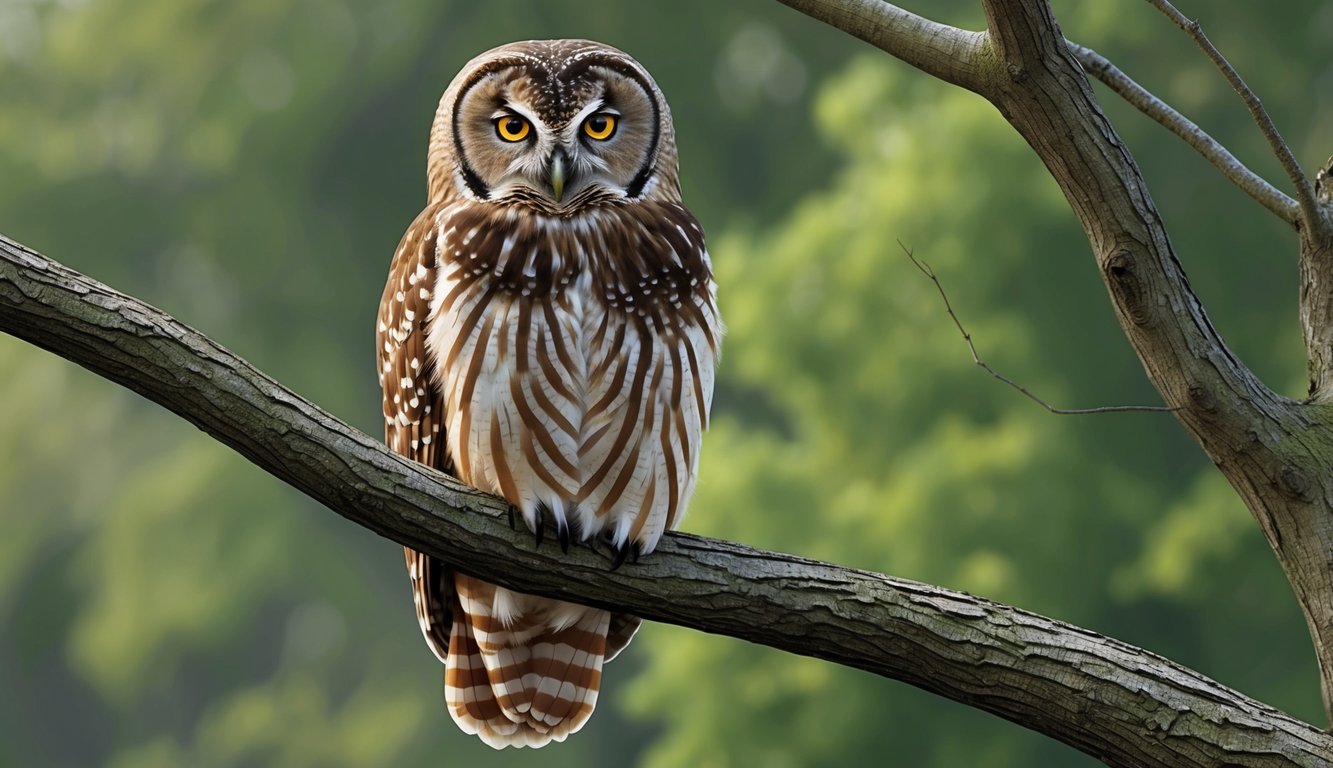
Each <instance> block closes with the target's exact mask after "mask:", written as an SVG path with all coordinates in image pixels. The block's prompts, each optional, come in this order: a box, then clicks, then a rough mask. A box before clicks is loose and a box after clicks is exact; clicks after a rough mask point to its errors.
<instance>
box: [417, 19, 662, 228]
mask: <svg viewBox="0 0 1333 768" xmlns="http://www.w3.org/2000/svg"><path fill="white" fill-rule="evenodd" d="M428 174H429V184H430V197H431V199H432V200H440V199H447V198H452V197H456V196H461V197H463V198H466V199H473V200H482V201H491V202H516V203H523V204H527V205H530V206H532V207H535V208H538V209H540V210H543V211H545V212H548V213H565V212H570V211H575V210H578V209H579V208H581V207H584V206H587V205H589V204H590V203H593V202H599V201H606V200H636V199H654V200H667V201H678V200H679V198H680V187H679V183H678V181H677V166H676V146H675V132H674V130H673V128H672V125H671V113H670V110H669V109H668V108H667V104H666V100H665V99H663V98H662V92H661V91H660V90H658V88H657V84H656V83H655V82H653V79H652V77H651V76H650V75H649V74H648V72H647V71H646V70H645V69H644V68H643V66H642V65H640V64H639V63H638V62H637V61H635V60H634V59H632V58H630V57H629V56H628V55H626V54H625V53H623V52H621V51H618V50H616V49H615V48H612V47H610V46H608V45H603V44H601V43H595V42H592V41H589V40H530V41H526V42H520V43H510V44H509V45H502V46H500V47H499V48H494V49H492V50H489V51H487V52H486V53H483V54H481V55H480V56H478V57H476V58H475V59H473V60H472V61H470V62H468V64H467V66H465V67H463V70H462V71H461V72H459V73H458V75H457V76H455V77H454V80H453V82H452V83H450V85H449V88H448V90H447V91H445V94H444V98H442V99H441V100H440V107H439V110H438V111H437V112H436V113H435V124H434V126H433V128H432V129H431V140H430V158H429V165H428Z"/></svg>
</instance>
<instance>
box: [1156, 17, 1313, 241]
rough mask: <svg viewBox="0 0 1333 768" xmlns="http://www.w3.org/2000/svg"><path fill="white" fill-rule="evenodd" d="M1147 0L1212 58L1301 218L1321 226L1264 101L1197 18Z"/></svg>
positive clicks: (1303, 178) (1305, 184) (1306, 183)
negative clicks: (1289, 188) (1283, 175)
mask: <svg viewBox="0 0 1333 768" xmlns="http://www.w3.org/2000/svg"><path fill="white" fill-rule="evenodd" d="M1148 4H1149V5H1151V6H1153V7H1154V8H1156V9H1157V10H1159V11H1161V12H1162V14H1163V15H1165V16H1166V17H1167V18H1168V19H1170V20H1171V21H1172V23H1174V24H1175V25H1176V26H1177V27H1180V28H1181V29H1182V30H1184V31H1185V33H1186V34H1188V35H1189V36H1190V38H1191V39H1193V40H1194V42H1195V44H1196V45H1198V46H1199V48H1200V49H1201V50H1202V51H1203V52H1204V55H1206V56H1207V57H1208V60H1209V61H1211V62H1213V65H1214V66H1216V67H1217V69H1218V71H1220V72H1221V73H1222V76H1223V77H1225V78H1226V79H1227V83H1228V84H1230V85H1231V88H1232V90H1234V91H1235V92H1236V94H1237V95H1238V96H1240V98H1241V101H1244V102H1245V108H1246V109H1248V110H1249V111H1250V116H1251V117H1253V118H1254V122H1255V124H1256V125H1258V126H1259V130H1260V131H1261V132H1262V133H1263V134H1264V138H1265V139H1266V140H1267V141H1268V146H1269V148H1270V149H1272V150H1273V155H1274V156H1276V157H1277V159H1278V162H1279V163H1281V164H1282V169H1283V170H1285V171H1286V172H1287V176H1289V177H1291V183H1292V184H1294V185H1295V186H1296V199H1298V200H1300V205H1301V219H1302V220H1303V221H1304V223H1305V226H1307V227H1320V226H1321V225H1322V219H1321V217H1320V216H1319V214H1318V207H1317V206H1316V205H1315V199H1314V187H1312V186H1311V185H1310V179H1309V178H1308V177H1307V176H1306V175H1305V171H1303V170H1301V164H1300V163H1298V162H1297V161H1296V156H1295V155H1293V154H1292V153H1291V147H1288V146H1287V142H1285V141H1283V140H1282V134H1281V133H1279V132H1278V130H1277V125H1275V124H1274V123H1273V118H1271V117H1269V116H1268V110H1266V109H1264V105H1263V102H1261V101H1260V100H1259V97H1258V96H1256V95H1255V93H1254V91H1252V90H1250V86H1248V85H1246V84H1245V81H1244V80H1242V79H1241V76H1240V73H1239V72H1237V71H1236V68H1235V67H1233V66H1231V62H1229V61H1227V59H1226V57H1225V56H1223V55H1222V52H1221V51H1219V50H1217V46H1215V45H1213V41H1212V40H1209V39H1208V36H1207V35H1205V34H1204V33H1203V27H1202V26H1201V25H1200V24H1199V22H1197V21H1192V20H1190V19H1188V18H1186V17H1185V14H1183V13H1181V12H1180V11H1178V10H1176V7H1175V6H1174V5H1172V4H1171V3H1170V2H1169V1H1168V0H1148Z"/></svg>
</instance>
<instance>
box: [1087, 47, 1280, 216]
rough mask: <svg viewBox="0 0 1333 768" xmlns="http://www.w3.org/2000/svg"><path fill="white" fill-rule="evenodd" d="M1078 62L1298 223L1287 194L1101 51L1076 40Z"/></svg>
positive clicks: (1233, 179)
mask: <svg viewBox="0 0 1333 768" xmlns="http://www.w3.org/2000/svg"><path fill="white" fill-rule="evenodd" d="M1069 50H1070V51H1073V53H1074V57H1075V58H1077V59H1078V63H1079V64H1081V65H1082V66H1083V69H1084V71H1086V72H1087V73H1088V74H1090V75H1092V76H1093V77H1095V78H1097V79H1098V80H1100V81H1101V82H1102V83H1103V84H1105V85H1106V86H1107V87H1108V88H1110V89H1111V90H1113V91H1115V92H1116V93H1117V94H1119V95H1120V97H1121V98H1122V99H1124V100H1125V101H1127V102H1129V104H1130V106H1132V107H1134V108H1135V109H1137V110H1139V111H1140V112H1142V113H1143V114H1145V115H1147V116H1148V117H1150V118H1152V119H1153V120H1155V121H1157V122H1158V123H1160V124H1161V125H1162V126H1163V127H1165V128H1166V129H1167V130H1169V131H1171V132H1172V133H1174V134H1175V135H1177V136H1179V137H1180V138H1181V139H1183V140H1184V141H1185V143H1186V144H1189V145H1190V146H1191V147H1194V149H1195V150H1197V151H1198V152H1199V154H1201V155H1203V156H1204V158H1206V159H1207V160H1208V162H1210V163H1212V164H1213V165H1214V166H1215V167H1216V168H1217V169H1218V170H1219V171H1221V172H1222V175H1223V176H1226V177H1227V178H1228V179H1230V180H1231V183H1233V184H1235V185H1236V186H1237V187H1240V188H1241V189H1242V190H1243V191H1244V192H1245V193H1246V194H1247V195H1249V196H1250V197H1252V198H1254V200H1255V201H1256V202H1258V203H1259V204H1260V205H1262V206H1263V207H1265V208H1267V209H1268V210H1270V211H1272V212H1273V213H1275V214H1277V216H1278V217H1279V218H1281V219H1282V220H1283V221H1285V222H1287V223H1288V224H1290V225H1292V226H1293V227H1295V226H1297V225H1298V224H1300V221H1301V209H1300V206H1299V205H1298V204H1297V203H1296V201H1295V200H1292V199H1291V198H1290V197H1287V196H1286V195H1285V194H1283V193H1282V191H1281V190H1279V189H1278V188H1277V187H1274V186H1273V185H1272V184H1269V183H1268V182H1267V181H1266V180H1265V179H1264V178H1263V177H1262V176H1260V175H1259V174H1257V173H1255V172H1254V171H1251V170H1250V169H1249V168H1247V167H1245V164H1244V163H1242V162H1241V161H1240V160H1238V159H1236V156H1235V155H1233V154H1231V153H1230V152H1228V151H1227V148H1226V147H1224V146H1222V145H1221V144H1219V143H1218V142H1217V140H1215V139H1214V138H1213V137H1212V136H1209V135H1208V134H1207V133H1206V132H1205V131H1204V130H1203V129H1202V128H1200V127H1199V126H1198V125H1196V124H1194V122H1193V121H1191V120H1190V119H1189V118H1187V117H1185V116H1184V115H1182V114H1180V113H1179V112H1177V111H1176V110H1175V109H1174V108H1172V106H1171V105H1170V104H1167V103H1166V102H1164V101H1162V100H1161V99H1159V98H1157V97H1156V96H1154V95H1153V94H1152V93H1151V92H1150V91H1148V90H1147V89H1146V88H1144V87H1143V86H1141V85H1139V84H1138V83H1136V82H1134V80H1133V79H1132V78H1130V77H1129V76H1128V75H1126V74H1125V73H1124V72H1121V71H1120V69H1119V68H1118V67H1116V65H1114V64H1112V63H1111V62H1110V60H1108V59H1107V58H1106V57H1104V56H1102V55H1101V54H1100V53H1097V52H1096V51H1094V50H1092V49H1091V48H1086V47H1084V46H1082V45H1079V44H1078V43H1073V42H1070V43H1069Z"/></svg>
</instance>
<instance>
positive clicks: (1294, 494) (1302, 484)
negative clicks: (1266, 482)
mask: <svg viewBox="0 0 1333 768" xmlns="http://www.w3.org/2000/svg"><path fill="white" fill-rule="evenodd" d="M1277 487H1278V490H1280V491H1281V492H1282V495H1284V496H1286V497H1287V498H1289V499H1293V500H1295V501H1305V502H1308V501H1312V500H1313V497H1312V496H1311V493H1310V476H1309V475H1307V474H1306V473H1305V472H1303V471H1301V470H1300V469H1297V468H1296V467H1291V466H1287V467H1283V468H1282V471H1281V472H1279V473H1278V482H1277Z"/></svg>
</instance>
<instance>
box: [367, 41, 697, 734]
mask: <svg viewBox="0 0 1333 768" xmlns="http://www.w3.org/2000/svg"><path fill="white" fill-rule="evenodd" d="M427 176H428V203H427V205H426V208H425V210H423V211H422V212H421V214H420V215H418V216H417V218H416V220H415V221H413V222H412V225H411V227H409V228H408V231H407V233H406V234H405V235H404V236H403V239H402V242H401V243H400V244H399V246H398V250H397V252H396V253H395V255H394V259H393V263H392V265H391V267H390V271H389V279H388V283H387V284H386V286H385V290H384V296H383V299H382V301H381V304H380V313H379V323H378V332H377V334H376V345H377V350H378V354H379V361H380V365H379V370H380V380H381V384H382V386H383V389H384V419H385V437H386V440H387V442H388V443H389V446H390V447H391V448H393V449H394V450H396V451H398V452H400V453H403V454H405V455H408V456H411V457H412V458H414V459H416V460H417V461H420V462H422V463H424V464H427V465H430V466H432V467H436V468H438V469H441V470H443V471H446V472H450V473H452V474H454V475H455V476H457V477H458V478H459V479H461V480H462V481H464V482H466V483H468V484H470V485H472V486H474V487H476V488H479V489H481V490H484V491H488V492H491V493H495V494H498V495H500V496H503V497H504V498H505V499H507V500H508V501H509V502H510V503H511V504H513V505H514V507H515V508H516V509H517V510H518V512H519V513H520V514H521V515H522V517H523V520H524V521H525V522H526V523H527V524H528V526H529V527H530V528H531V529H532V530H533V531H534V532H535V533H536V536H537V542H538V543H539V544H540V542H541V540H542V531H543V530H544V527H545V526H551V527H553V528H554V530H555V531H556V537H557V538H558V540H559V541H560V544H561V546H562V547H566V548H567V547H568V545H569V543H570V541H571V540H574V539H578V540H588V539H592V538H594V537H598V538H600V539H602V540H604V541H605V542H606V543H607V544H609V546H610V547H611V549H612V552H613V563H614V565H619V564H620V563H621V562H623V560H624V559H625V558H626V556H627V555H639V554H647V553H650V552H652V550H653V548H654V547H656V545H657V542H658V540H659V539H660V538H661V536H662V534H663V533H664V532H665V531H667V530H671V529H673V528H675V527H676V525H677V524H678V523H679V521H680V518H681V515H682V514H683V512H684V510H685V507H686V505H687V504H688V502H689V498H690V494H691V492H692V491H693V488H694V479H695V475H696V471H697V465H698V460H699V441H700V437H701V435H702V433H703V431H704V430H705V429H706V428H707V426H708V409H709V404H710V402H711V400H712V392H713V372H714V368H715V366H716V364H717V359H718V352H719V344H720V342H721V334H722V324H721V320H720V318H719V316H718V313H717V307H716V303H715V298H714V294H715V286H714V283H713V276H712V270H711V266H710V264H709V259H708V253H707V250H706V249H705V247H704V235H703V231H702V229H700V227H699V224H698V222H697V221H696V220H695V218H694V216H693V215H692V214H690V212H689V211H688V210H687V209H686V208H685V207H684V206H683V205H682V204H681V200H680V184H679V181H678V178H677V162H676V146H675V133H674V129H673V127H672V123H671V113H670V110H669V109H668V107H667V104H666V101H665V100H664V99H663V97H662V94H661V92H660V91H659V90H658V88H657V85H656V84H655V83H654V82H653V80H652V78H651V77H650V76H649V75H648V73H647V72H646V71H645V70H644V69H643V67H642V66H640V65H639V64H638V63H637V62H636V61H634V60H633V59H631V58H630V57H629V56H627V55H625V54H624V53H622V52H620V51H617V50H615V49H614V48H611V47H609V46H605V45H602V44H600V43H594V42H590V41H586V40H550V41H529V42H522V43H513V44H511V45H506V46H501V47H499V48H496V49H494V50H491V51H488V52H486V53H483V54H482V55H480V56H478V57H477V58H475V59H473V60H472V61H471V62H469V63H468V65H467V66H465V67H464V68H463V70H462V71H461V72H460V73H459V74H458V75H457V77H455V78H454V81H453V82H452V83H451V84H450V86H449V88H448V90H446V91H445V94H444V97H443V98H442V99H441V100H440V107H439V110H438V111H437V112H436V115H435V123H434V126H433V127H432V129H431V135H430V150H429V158H428V163H427ZM406 556H407V567H408V571H409V574H410V576H411V579H412V594H413V599H414V601H415V603H416V610H417V618H418V620H419V622H420V625H421V631H422V633H423V635H425V638H426V642H427V643H428V644H429V646H430V648H431V650H433V651H434V652H435V655H436V656H438V657H439V658H440V659H441V660H442V661H443V662H444V663H445V699H446V702H447V704H448V708H449V712H450V714H451V715H452V716H453V718H454V720H455V722H457V723H458V725H459V726H460V727H461V728H462V729H463V730H465V731H467V732H469V733H475V734H477V735H479V736H480V737H481V738H482V739H483V740H484V741H485V742H486V743H487V744H490V745H491V746H493V747H497V748H499V747H505V746H510V745H513V746H534V747H536V746H541V745H543V744H546V743H548V742H549V741H552V740H555V741H561V740H563V739H564V738H565V737H566V736H568V735H569V734H570V733H573V732H574V731H576V730H578V729H579V728H580V727H582V725H583V724H584V723H585V722H586V721H587V719H588V717H589V715H591V713H592V710H593V707H594V706H595V704H596V701H597V694H598V690H599V688H600V685H601V670H602V664H603V662H604V661H606V660H609V659H611V658H612V657H614V656H615V655H616V654H617V653H618V652H619V651H620V650H621V649H623V648H624V647H625V645H626V644H627V643H628V642H629V641H630V638H631V637H633V635H634V632H635V631H636V630H637V629H638V626H639V619H638V618H636V617H634V616H629V615H626V614H612V613H608V612H607V611H603V610H600V609H595V608H588V607H585V606H580V605H574V604H571V603H565V602H561V601H558V600H550V599H546V598H538V597H534V596H530V595H523V594H519V593H515V592H512V591H510V590H507V589H503V588H501V587H497V586H495V585H492V584H487V583H485V582H482V581H479V580H477V579H474V578H471V577H468V576H465V575H463V574H458V573H454V572H453V571H452V570H450V569H449V567H448V566H447V565H446V564H445V563H442V562H440V561H438V560H436V559H434V558H432V557H430V556H427V555H423V554H421V553H418V552H415V551H413V550H411V549H408V550H406Z"/></svg>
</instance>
